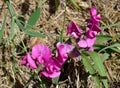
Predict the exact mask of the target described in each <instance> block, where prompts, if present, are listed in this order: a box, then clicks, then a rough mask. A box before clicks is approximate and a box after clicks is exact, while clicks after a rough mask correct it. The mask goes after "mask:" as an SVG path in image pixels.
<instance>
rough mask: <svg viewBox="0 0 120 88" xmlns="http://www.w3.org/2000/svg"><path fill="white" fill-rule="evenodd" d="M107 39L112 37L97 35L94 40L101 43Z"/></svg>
mask: <svg viewBox="0 0 120 88" xmlns="http://www.w3.org/2000/svg"><path fill="white" fill-rule="evenodd" d="M108 40H112V37H111V36H109V35H100V36H97V40H96V42H97V43H102V42H107V41H108Z"/></svg>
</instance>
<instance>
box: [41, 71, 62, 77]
mask: <svg viewBox="0 0 120 88" xmlns="http://www.w3.org/2000/svg"><path fill="white" fill-rule="evenodd" d="M60 73H61V72H60V71H58V72H54V73H52V74H49V73H47V72H41V73H40V75H44V76H45V77H47V78H56V77H58V76H59V75H60Z"/></svg>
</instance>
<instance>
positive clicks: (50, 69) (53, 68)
mask: <svg viewBox="0 0 120 88" xmlns="http://www.w3.org/2000/svg"><path fill="white" fill-rule="evenodd" d="M61 67H62V65H60V64H59V62H58V60H57V59H54V58H52V59H50V61H49V62H48V63H47V64H46V65H45V67H44V70H43V71H42V72H40V76H45V77H47V78H55V77H58V76H59V75H60V73H61V72H60V69H61Z"/></svg>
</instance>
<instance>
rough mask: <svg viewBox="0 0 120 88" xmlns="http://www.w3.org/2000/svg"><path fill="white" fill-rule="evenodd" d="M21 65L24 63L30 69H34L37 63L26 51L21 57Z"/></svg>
mask: <svg viewBox="0 0 120 88" xmlns="http://www.w3.org/2000/svg"><path fill="white" fill-rule="evenodd" d="M22 65H26V66H28V67H30V68H31V69H36V68H37V65H36V63H35V61H34V60H33V58H32V57H31V56H30V54H29V53H27V54H26V55H25V56H24V57H23V59H22Z"/></svg>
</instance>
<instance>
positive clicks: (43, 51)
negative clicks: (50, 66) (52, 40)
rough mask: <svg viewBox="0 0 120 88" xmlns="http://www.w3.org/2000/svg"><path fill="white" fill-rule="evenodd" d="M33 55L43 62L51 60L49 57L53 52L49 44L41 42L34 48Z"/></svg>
mask: <svg viewBox="0 0 120 88" xmlns="http://www.w3.org/2000/svg"><path fill="white" fill-rule="evenodd" d="M32 57H33V58H34V59H37V60H38V62H39V63H40V64H42V63H45V62H48V61H49V58H51V57H52V52H51V50H50V48H49V47H48V46H45V45H41V44H39V45H35V46H34V47H33V48H32Z"/></svg>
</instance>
